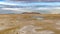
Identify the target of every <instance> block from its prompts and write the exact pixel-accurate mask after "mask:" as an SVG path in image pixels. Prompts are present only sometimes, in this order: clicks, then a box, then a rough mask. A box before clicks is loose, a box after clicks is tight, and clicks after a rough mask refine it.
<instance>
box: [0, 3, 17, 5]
mask: <svg viewBox="0 0 60 34" xmlns="http://www.w3.org/2000/svg"><path fill="white" fill-rule="evenodd" d="M0 4H3V5H18V4H15V3H9V2H0Z"/></svg>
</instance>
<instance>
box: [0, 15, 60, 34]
mask: <svg viewBox="0 0 60 34" xmlns="http://www.w3.org/2000/svg"><path fill="white" fill-rule="evenodd" d="M31 25H32V26H33V28H35V27H37V28H36V32H37V33H36V32H35V33H34V32H32V29H33V28H32V26H31ZM24 26H28V27H27V28H26V29H27V30H26V29H25V31H27V32H26V33H24V32H22V31H20V29H23V27H24ZM39 27H42V29H41V28H40V29H39ZM29 28H32V29H30V30H31V31H30V30H28V29H29ZM41 31H47V32H50V31H51V32H50V33H47V32H43V33H39V32H41ZM0 34H60V14H0Z"/></svg>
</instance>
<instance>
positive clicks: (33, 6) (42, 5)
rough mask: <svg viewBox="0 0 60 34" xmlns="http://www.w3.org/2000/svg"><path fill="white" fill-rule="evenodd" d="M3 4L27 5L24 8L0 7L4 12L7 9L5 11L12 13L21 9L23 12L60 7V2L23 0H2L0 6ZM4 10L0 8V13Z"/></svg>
mask: <svg viewBox="0 0 60 34" xmlns="http://www.w3.org/2000/svg"><path fill="white" fill-rule="evenodd" d="M1 5H5V6H7V5H9V6H20V7H21V6H23V7H25V8H24V9H22V8H6V7H3V8H0V9H2V10H3V12H4V11H5V10H7V11H6V12H4V13H8V12H10V13H12V12H13V13H20V12H19V11H23V12H28V11H30V12H31V10H47V9H48V10H49V9H60V2H21V1H20V2H10V1H5V0H0V6H1ZM56 6H58V7H56ZM26 7H28V8H26ZM29 7H30V8H29ZM47 7H48V8H47ZM27 9H28V10H27ZM2 10H0V13H1V12H2ZM8 10H13V11H8ZM15 11H16V12H15ZM3 12H2V13H3Z"/></svg>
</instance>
